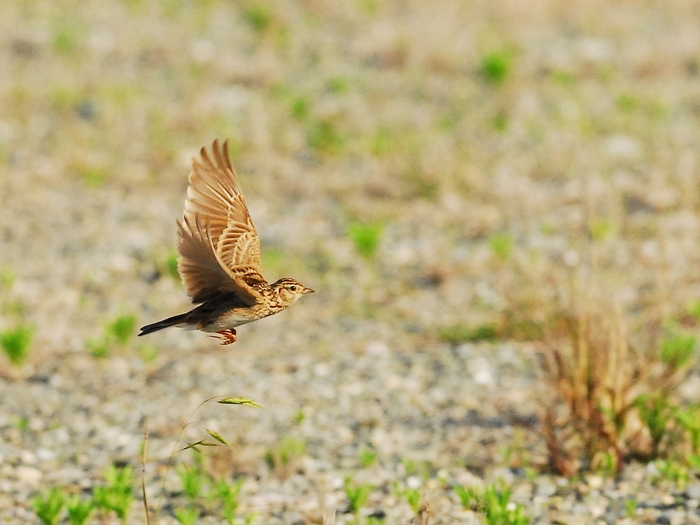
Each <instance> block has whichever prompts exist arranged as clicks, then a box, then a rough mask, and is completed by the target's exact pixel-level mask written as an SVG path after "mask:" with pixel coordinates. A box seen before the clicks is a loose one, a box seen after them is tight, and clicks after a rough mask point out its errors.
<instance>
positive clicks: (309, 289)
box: [301, 288, 314, 295]
mask: <svg viewBox="0 0 700 525" xmlns="http://www.w3.org/2000/svg"><path fill="white" fill-rule="evenodd" d="M301 293H302V294H304V295H306V294H307V293H314V291H313V290H312V289H311V288H304V291H303V292H301Z"/></svg>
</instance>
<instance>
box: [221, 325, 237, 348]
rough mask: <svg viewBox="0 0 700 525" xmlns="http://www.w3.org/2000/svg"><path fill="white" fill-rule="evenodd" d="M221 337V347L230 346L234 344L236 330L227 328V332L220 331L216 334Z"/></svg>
mask: <svg viewBox="0 0 700 525" xmlns="http://www.w3.org/2000/svg"><path fill="white" fill-rule="evenodd" d="M216 333H217V334H219V335H220V336H221V344H222V345H230V344H233V343H235V342H236V329H235V328H229V329H228V330H221V331H220V332H216Z"/></svg>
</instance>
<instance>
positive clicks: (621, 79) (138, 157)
mask: <svg viewBox="0 0 700 525" xmlns="http://www.w3.org/2000/svg"><path fill="white" fill-rule="evenodd" d="M68 4H71V3H70V2H68V3H67V4H66V5H63V4H62V5H58V4H56V3H53V2H46V1H38V0H37V1H31V0H28V1H23V2H11V3H10V5H9V6H3V16H0V35H1V36H0V70H2V71H3V72H8V73H6V74H3V75H0V108H2V110H1V112H0V331H4V330H8V329H10V328H13V327H15V326H21V325H25V324H26V325H30V326H33V327H35V328H36V333H35V336H34V338H33V341H32V345H31V354H30V356H29V358H28V359H27V362H26V364H25V365H24V366H23V367H21V368H17V367H13V366H11V365H10V363H9V361H8V360H6V359H5V357H4V356H0V399H2V403H0V522H2V523H8V524H14V523H17V524H19V523H37V522H38V520H37V518H36V516H35V514H34V513H33V511H32V509H31V500H32V498H33V497H34V496H35V495H36V494H37V493H38V492H40V491H41V490H43V489H46V488H49V487H60V488H63V489H65V490H66V491H67V492H70V493H74V494H78V493H83V494H85V495H87V494H90V493H91V492H92V489H93V488H94V487H95V486H99V485H100V484H102V483H103V474H104V472H105V469H106V468H107V467H108V466H109V465H111V464H113V463H114V464H117V465H132V466H133V467H135V468H136V469H137V470H138V469H140V464H141V461H140V455H141V448H142V445H143V443H144V433H145V431H146V430H148V431H149V440H148V458H147V462H146V469H145V470H146V476H145V479H146V488H147V493H148V497H149V502H150V505H151V508H152V511H151V518H152V522H154V523H176V520H175V517H174V511H175V509H181V508H184V507H185V506H186V505H187V501H186V498H185V496H184V493H183V488H182V485H181V484H180V482H179V481H178V477H177V475H176V473H175V468H174V467H172V468H168V463H169V462H170V459H171V456H173V451H176V453H175V454H174V456H173V460H172V461H173V463H174V464H183V463H185V464H193V463H194V461H195V456H196V454H195V453H194V452H192V451H190V450H185V451H179V450H180V449H181V448H182V447H184V446H185V445H186V444H187V443H193V442H196V441H198V440H202V439H210V438H209V435H208V434H207V429H209V430H214V431H216V432H218V433H220V434H221V435H222V436H224V437H225V438H226V440H228V442H229V443H231V444H232V449H231V450H229V449H227V448H226V447H223V446H221V447H217V448H206V449H204V455H205V456H206V461H205V467H206V469H207V471H208V472H210V473H212V475H215V476H219V477H223V478H226V479H231V478H233V477H236V478H241V479H245V482H244V484H243V488H242V493H241V498H240V501H241V503H240V507H239V508H238V510H237V516H238V520H239V521H240V522H241V523H243V520H245V519H246V517H250V516H252V515H253V514H257V518H256V521H255V523H258V524H276V523H280V524H281V523H285V524H295V525H299V524H302V523H308V524H311V523H327V524H333V523H337V524H341V523H352V522H354V521H353V520H355V519H357V516H354V515H352V514H351V513H349V512H347V511H348V510H349V507H348V501H347V498H346V496H345V490H344V487H343V484H344V480H345V479H346V478H348V477H351V478H352V479H353V480H354V482H355V483H357V484H364V483H370V484H372V485H373V486H374V489H373V490H372V492H371V493H370V495H369V499H368V503H367V505H366V507H365V508H364V509H363V510H362V512H361V516H360V522H367V523H369V522H370V521H372V519H374V523H380V522H382V520H384V522H385V523H387V524H404V523H431V524H451V523H479V517H478V516H477V514H476V513H475V512H473V511H471V510H465V509H463V508H462V506H461V504H460V500H459V498H458V497H457V494H456V493H455V491H454V488H453V487H454V486H455V485H465V486H481V485H483V484H490V483H495V482H497V481H498V480H503V481H504V483H505V484H506V485H509V486H512V489H513V496H512V500H513V502H515V503H518V504H522V505H524V507H525V511H526V513H527V514H528V515H529V516H530V517H531V518H532V523H538V524H545V523H562V524H571V525H576V524H588V523H591V524H593V523H596V524H597V523H607V524H612V523H625V524H637V523H658V524H682V523H700V513H699V511H698V505H699V502H700V483H698V480H697V479H695V478H694V477H691V479H690V481H689V482H687V483H673V482H672V481H671V480H669V479H665V478H664V479H661V480H659V479H658V478H659V476H658V474H659V473H658V470H657V467H656V466H655V465H654V464H649V465H642V464H630V465H628V466H626V467H625V468H624V469H623V471H622V472H621V473H620V474H619V475H618V476H617V477H609V476H607V477H606V476H604V475H602V474H584V475H582V476H580V477H578V478H575V479H565V478H561V477H557V476H553V475H551V474H549V472H550V471H549V469H548V458H547V450H546V445H545V442H544V439H543V437H542V432H541V429H540V424H539V422H540V416H541V408H542V404H543V402H544V401H547V400H549V399H550V398H551V396H552V394H551V392H550V393H548V392H547V391H546V390H545V389H544V388H543V381H542V377H541V372H540V368H539V360H538V359H539V358H538V350H540V349H541V347H540V346H539V341H536V340H535V341H525V342H523V341H521V340H510V339H509V338H508V337H500V336H498V337H496V338H495V340H494V341H492V342H479V343H474V342H468V341H467V340H466V339H469V338H468V337H463V338H462V339H464V340H462V341H453V342H451V343H448V342H447V339H449V338H446V337H445V336H444V335H443V336H441V335H440V334H441V333H444V329H445V328H446V327H447V328H449V327H455V326H457V327H466V328H469V329H471V328H473V327H479V326H483V325H484V323H493V322H498V321H499V320H502V319H503V318H504V316H505V317H507V316H508V315H509V313H511V312H522V310H523V309H524V310H528V309H531V310H532V314H533V316H535V314H538V312H539V310H538V309H539V308H541V307H542V304H549V303H550V301H548V300H547V297H549V298H550V299H551V286H550V285H551V281H552V280H553V279H554V278H555V277H558V276H561V275H562V274H563V273H564V274H565V273H566V272H567V271H568V270H571V268H578V267H579V266H581V267H584V266H585V262H586V261H590V260H591V259H595V260H596V261H598V262H597V264H598V266H597V267H596V271H598V272H599V273H600V275H601V279H602V282H604V283H606V286H607V288H606V290H609V293H610V295H611V296H615V297H619V298H620V303H621V304H622V305H623V306H624V308H625V310H626V311H629V312H630V316H631V319H632V321H631V322H630V326H631V327H637V326H641V327H643V326H644V323H643V322H642V321H643V320H644V319H645V315H651V314H652V313H654V314H656V313H657V312H659V311H662V312H664V313H665V315H667V316H673V315H675V314H677V313H678V312H683V311H685V310H684V309H685V308H686V306H687V304H689V303H690V302H693V301H695V302H697V301H698V299H699V298H700V276H698V272H697V268H698V267H700V266H699V265H698V263H699V262H700V251H699V250H698V249H697V246H698V242H697V233H698V231H700V204H699V203H700V198H699V194H698V187H700V171H699V170H698V159H697V151H698V137H700V129H698V128H699V126H698V114H699V110H698V107H700V105H699V102H698V90H697V78H698V64H700V55H699V54H698V49H700V32H699V31H698V26H697V22H696V21H697V20H698V19H700V11H699V9H698V4H697V2H686V1H680V0H679V1H670V2H664V3H663V4H655V3H650V2H647V3H643V2H642V3H639V2H621V3H619V5H614V6H612V5H608V4H607V3H605V2H598V1H592V2H572V3H571V4H568V3H567V4H566V6H565V5H564V4H560V3H558V2H545V1H542V2H539V1H538V2H534V3H532V5H530V4H529V3H528V4H527V5H525V4H523V5H520V4H518V3H515V2H508V1H498V2H493V3H478V2H467V3H464V4H463V5H462V4H459V3H454V2H451V1H448V0H438V1H437V2H430V3H425V2H422V1H420V0H409V1H405V2H373V1H371V0H370V1H366V2H364V1H363V2H350V3H335V2H322V1H319V2H316V1H311V2H301V3H299V2H291V1H290V2H286V1H283V2H279V3H275V4H266V3H260V2H246V3H245V4H243V3H242V4H240V5H239V4H238V3H231V2H224V1H219V0H209V1H206V2H204V1H203V2H183V3H178V2H148V1H139V0H132V1H129V2H117V1H99V0H94V1H88V2H82V3H80V6H79V8H78V6H77V3H75V4H74V5H72V7H70V6H68ZM69 7H70V9H69ZM603 14H605V16H603ZM491 54H495V55H494V56H497V57H500V58H499V60H502V61H504V62H505V63H506V64H507V65H506V66H504V67H505V68H506V73H505V78H504V80H499V79H494V78H492V79H491V80H489V77H488V73H485V72H484V71H485V69H487V68H485V66H484V64H485V63H486V58H488V57H489V56H491ZM496 67H497V68H498V67H499V66H496ZM497 74H498V73H496V75H497ZM215 136H218V137H220V138H222V139H223V138H227V137H228V138H230V139H231V140H232V144H233V149H234V162H235V164H236V166H237V169H238V171H239V174H240V178H241V183H242V186H243V189H244V192H245V194H246V196H247V199H248V204H249V207H250V209H251V214H252V216H253V219H254V220H255V223H256V225H257V227H258V230H259V231H260V235H261V239H262V244H263V252H264V255H263V266H264V268H265V272H266V276H267V277H268V279H270V280H275V279H277V278H279V277H283V276H292V277H295V278H297V279H299V280H300V281H301V282H303V283H304V284H305V285H306V286H308V287H310V288H313V289H314V290H316V293H315V294H314V295H311V296H308V297H304V298H303V300H301V301H300V302H299V303H297V304H296V305H294V307H292V308H291V309H289V310H288V311H286V312H284V313H282V314H280V315H278V316H274V317H272V318H269V319H266V320H263V321H260V322H257V323H254V324H252V325H249V326H245V327H242V328H241V329H240V330H239V340H238V342H237V343H236V344H235V345H233V346H230V347H225V348H222V347H219V346H218V345H217V343H216V342H215V341H213V340H212V339H209V338H207V337H206V336H205V335H203V334H201V333H191V332H184V331H180V330H174V329H173V330H167V331H164V332H160V333H157V334H153V335H149V336H148V337H147V338H139V339H138V340H137V339H136V338H135V337H133V336H131V337H128V338H126V341H125V342H124V343H122V344H119V343H117V342H109V341H108V344H106V345H103V344H102V343H103V342H104V341H105V337H106V336H105V334H106V333H107V332H108V331H109V330H108V328H107V327H108V326H109V325H110V324H111V323H112V322H113V321H114V320H115V319H116V318H117V317H119V316H120V315H121V316H130V315H133V316H134V317H135V318H136V320H137V324H138V325H139V326H140V325H142V324H146V323H148V322H152V321H156V320H158V319H160V318H163V317H165V316H168V315H172V314H174V313H177V312H180V311H184V309H186V308H187V307H188V303H187V300H186V296H185V293H184V291H183V289H182V287H181V285H180V283H179V282H178V280H177V279H175V278H173V277H172V276H171V275H170V272H169V271H168V261H169V257H171V256H172V253H173V248H174V241H175V219H176V218H178V217H179V215H180V213H181V207H182V202H183V200H184V195H185V189H186V184H187V179H186V177H187V173H188V165H189V162H190V159H191V157H192V156H193V155H194V154H195V153H196V151H197V150H198V148H199V147H200V146H202V145H204V144H210V143H211V141H212V139H213V138H214V137H215ZM358 221H359V222H361V223H364V224H366V225H370V226H371V225H377V224H379V225H381V228H383V229H382V235H381V241H380V243H379V245H378V248H377V251H376V254H374V255H373V256H370V257H363V256H362V255H361V254H360V253H359V251H358V249H356V246H355V244H354V242H353V239H352V236H351V235H349V234H348V232H349V230H350V225H351V224H353V223H356V222H358ZM596 228H597V229H596ZM601 231H602V232H603V233H604V234H605V235H604V237H605V238H604V240H603V241H600V242H598V241H597V240H596V238H595V234H596V232H601ZM547 294H550V295H547ZM514 305H515V306H514ZM523 305H525V306H523ZM543 310H544V311H545V312H546V308H543ZM640 320H642V321H640ZM691 328H692V329H694V330H696V331H697V330H698V327H697V326H693V327H691ZM634 329H636V328H634ZM632 335H633V336H634V334H632ZM458 339H459V338H458ZM516 339H522V338H516ZM525 339H527V338H525ZM100 348H102V349H103V350H104V351H105V353H106V354H107V355H106V356H105V357H96V356H95V354H96V353H99V350H100ZM699 385H700V376H698V374H697V372H693V373H692V374H691V377H690V379H689V381H688V382H687V383H686V384H685V385H684V386H683V388H682V396H683V398H684V399H686V400H690V401H697V400H698V399H699V398H700V387H699ZM217 396H222V397H246V398H250V399H253V400H254V401H256V402H258V403H260V404H262V405H263V406H264V408H258V409H255V408H251V407H246V406H224V405H220V404H217V403H215V402H213V401H212V402H208V403H206V404H205V405H204V406H202V407H200V408H198V409H197V407H198V406H199V405H200V404H201V403H202V402H203V401H205V400H207V399H210V398H212V397H217ZM183 428H184V430H183ZM181 431H182V435H181V436H180V432H181ZM178 436H180V437H178ZM285 444H286V445H290V444H296V447H297V448H296V450H297V452H296V453H295V454H293V455H292V457H291V459H290V460H289V461H288V462H287V463H286V464H280V463H279V461H278V462H277V464H274V461H273V462H272V464H271V462H270V461H269V460H268V459H266V457H267V458H269V456H270V451H273V453H272V454H273V456H274V451H275V450H280V447H284V446H285ZM368 451H369V452H368ZM371 452H374V453H375V454H376V461H374V462H371V461H368V460H367V457H368V454H370V453H371ZM363 458H365V460H364V461H363ZM137 488H138V487H137ZM407 490H409V491H410V490H416V491H418V493H419V494H420V498H421V508H420V510H419V512H418V513H417V514H418V515H416V512H414V510H413V509H412V508H411V506H410V505H409V503H408V502H407V499H406V497H405V495H402V494H405V493H406V491H407ZM139 498H140V495H139V496H138V497H137V499H136V501H135V502H134V505H133V508H132V511H131V515H130V518H129V521H128V522H129V523H145V520H146V518H145V515H144V512H143V506H142V500H140V499H139ZM251 519H252V518H251ZM114 521H115V522H116V520H114ZM98 522H99V521H97V519H96V520H95V523H98ZM101 522H109V519H105V520H103V521H101ZM101 522H100V523H101ZM201 522H202V523H223V519H222V518H221V517H220V515H218V514H215V513H210V514H206V513H205V515H203V517H202V518H201Z"/></svg>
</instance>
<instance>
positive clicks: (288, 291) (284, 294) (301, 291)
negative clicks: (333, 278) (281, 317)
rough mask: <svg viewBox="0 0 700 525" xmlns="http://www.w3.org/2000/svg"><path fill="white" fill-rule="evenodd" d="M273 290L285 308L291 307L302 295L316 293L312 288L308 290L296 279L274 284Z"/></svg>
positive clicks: (286, 279) (285, 279)
mask: <svg viewBox="0 0 700 525" xmlns="http://www.w3.org/2000/svg"><path fill="white" fill-rule="evenodd" d="M272 289H273V290H274V291H275V293H276V294H277V296H278V297H279V299H280V302H281V303H282V304H283V305H285V306H291V305H292V304H294V303H295V302H296V301H297V300H298V299H299V298H300V297H301V296H302V295H306V294H309V293H314V291H313V290H312V289H311V288H306V287H305V286H304V285H303V284H301V283H300V282H299V281H297V280H296V279H291V278H288V277H287V278H284V279H280V280H279V281H275V282H274V283H272Z"/></svg>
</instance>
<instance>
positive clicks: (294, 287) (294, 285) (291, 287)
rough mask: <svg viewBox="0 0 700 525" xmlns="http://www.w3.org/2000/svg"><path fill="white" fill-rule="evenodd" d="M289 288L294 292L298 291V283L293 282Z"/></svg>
mask: <svg viewBox="0 0 700 525" xmlns="http://www.w3.org/2000/svg"><path fill="white" fill-rule="evenodd" d="M289 289H290V290H291V291H293V292H296V291H297V285H296V284H293V285H292V286H290V287H289Z"/></svg>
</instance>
